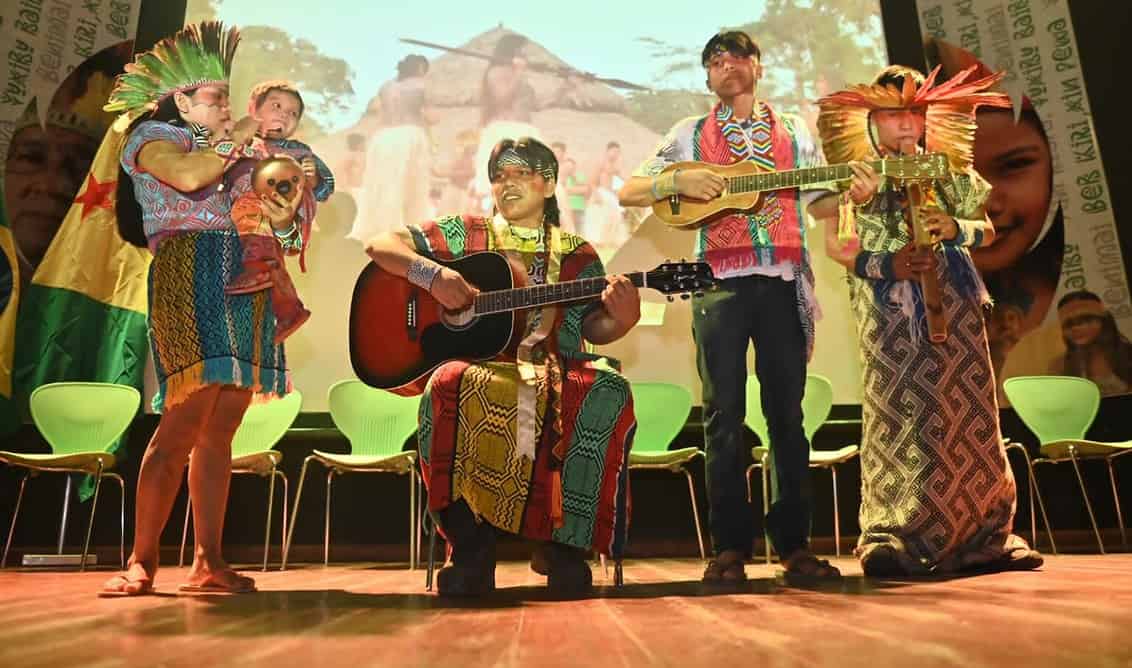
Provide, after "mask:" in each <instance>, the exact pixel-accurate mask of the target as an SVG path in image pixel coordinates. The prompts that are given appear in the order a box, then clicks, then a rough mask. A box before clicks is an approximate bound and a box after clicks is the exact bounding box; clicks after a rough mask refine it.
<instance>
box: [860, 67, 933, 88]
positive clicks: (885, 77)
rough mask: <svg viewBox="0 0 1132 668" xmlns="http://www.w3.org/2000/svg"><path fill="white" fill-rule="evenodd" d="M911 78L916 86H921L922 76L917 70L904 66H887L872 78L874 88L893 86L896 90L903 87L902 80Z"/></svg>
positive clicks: (923, 79)
mask: <svg viewBox="0 0 1132 668" xmlns="http://www.w3.org/2000/svg"><path fill="white" fill-rule="evenodd" d="M905 77H912V80H913V81H915V82H916V85H917V86H920V85H923V83H924V81H925V80H926V79H925V78H924V75H923V73H922V72H920V71H919V70H916V69H913V68H911V67H905V66H904V65H889V66H888V67H886V68H884V69H883V70H881V71H880V72H878V73H877V75H876V77H874V78H873V85H874V86H895V87H896V88H898V89H899V88H903V87H904V78H905Z"/></svg>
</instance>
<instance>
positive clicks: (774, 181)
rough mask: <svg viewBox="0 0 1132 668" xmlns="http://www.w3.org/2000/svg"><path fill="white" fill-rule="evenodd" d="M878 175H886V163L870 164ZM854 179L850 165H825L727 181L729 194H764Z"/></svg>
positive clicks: (753, 175) (732, 178)
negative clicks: (769, 191)
mask: <svg viewBox="0 0 1132 668" xmlns="http://www.w3.org/2000/svg"><path fill="white" fill-rule="evenodd" d="M868 164H869V165H870V166H871V167H872V168H873V169H874V170H876V173H877V174H884V173H885V161H884V160H875V161H873V162H870V163H868ZM851 178H853V170H851V169H849V165H824V166H822V167H807V168H805V169H788V170H786V171H782V172H761V173H758V174H747V175H745V176H732V177H728V179H727V191H728V192H729V193H733V194H738V193H751V192H764V191H767V190H782V189H785V188H800V187H802V186H808V185H813V184H815V183H826V182H829V181H844V180H847V179H851Z"/></svg>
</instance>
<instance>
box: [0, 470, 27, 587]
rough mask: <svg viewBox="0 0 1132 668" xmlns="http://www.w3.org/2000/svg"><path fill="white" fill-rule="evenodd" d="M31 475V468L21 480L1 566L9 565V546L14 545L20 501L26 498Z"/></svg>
mask: <svg viewBox="0 0 1132 668" xmlns="http://www.w3.org/2000/svg"><path fill="white" fill-rule="evenodd" d="M30 477H31V470H30V469H29V470H28V472H27V473H25V474H24V477H23V479H22V480H20V491H19V493H18V494H16V508H15V510H13V511H12V523H11V524H10V525H9V526H8V540H6V541H4V556H3V557H2V558H0V568H6V567H7V566H8V548H10V547H12V536H13V535H14V534H15V533H16V518H17V517H19V516H20V502H21V501H23V500H24V486H25V485H27V482H28V478H30Z"/></svg>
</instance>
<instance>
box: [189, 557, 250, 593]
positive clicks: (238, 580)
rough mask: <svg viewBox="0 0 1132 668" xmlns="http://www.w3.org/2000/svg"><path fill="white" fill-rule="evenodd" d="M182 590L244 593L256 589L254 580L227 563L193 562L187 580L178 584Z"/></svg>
mask: <svg viewBox="0 0 1132 668" xmlns="http://www.w3.org/2000/svg"><path fill="white" fill-rule="evenodd" d="M180 590H181V591H183V592H209V593H219V594H246V593H249V592H253V591H255V590H256V588H255V580H253V579H252V578H249V577H247V576H244V575H240V574H239V573H237V572H236V571H234V570H232V569H231V568H229V567H228V565H227V564H223V563H222V564H218V565H216V566H209V565H207V564H204V563H202V562H201V561H195V562H193V567H192V570H190V571H189V578H188V581H187V582H186V583H185V584H183V585H181V586H180Z"/></svg>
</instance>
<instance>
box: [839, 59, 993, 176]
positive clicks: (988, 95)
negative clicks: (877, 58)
mask: <svg viewBox="0 0 1132 668" xmlns="http://www.w3.org/2000/svg"><path fill="white" fill-rule="evenodd" d="M977 69H978V68H977V67H974V66H972V67H968V68H967V69H965V70H963V71H961V72H959V73H958V74H956V75H955V76H954V77H952V78H950V79H948V80H947V81H945V82H943V83H941V84H939V85H935V79H936V76H937V75H938V74H939V71H940V68H939V67H936V68H935V69H933V70H932V72H931V74H929V75H928V77H927V78H926V79H924V80H923V83H917V82H916V78H915V77H913V76H910V75H911V73H912V72H913V71H912V70H909V74H908V75H906V76H904V86H903V87H902V88H900V89H897V87H896V86H892V85H882V84H873V85H867V84H862V85H857V86H850V87H849V88H846V89H845V90H841V91H838V92H836V93H833V94H832V95H827V96H825V97H823V98H821V99H820V100H818V106H820V107H821V112H820V113H819V114H818V133H819V134H820V136H821V140H822V148H823V149H824V151H825V158H826V161H828V162H829V163H830V164H836V163H845V162H850V161H854V160H871V159H874V158H875V157H876V151H875V149H874V147H873V143H872V140H871V138H870V134H869V114H870V113H871V112H872V111H874V110H876V109H916V108H922V109H924V114H925V131H924V149H925V151H927V152H928V153H943V154H945V155H947V158H948V162H949V163H950V166H951V169H952V170H954V171H958V172H962V171H966V170H967V168H969V167H970V166H971V161H972V159H973V146H974V143H975V110H976V109H978V107H980V106H984V105H986V106H992V107H1007V108H1009V107H1010V106H1011V104H1010V98H1009V97H1007V96H1006V95H1004V94H1003V93H998V92H993V91H991V90H989V89H990V88H991V87H993V86H994V85H995V84H997V83H998V82H999V81H1000V80H1001V79H1002V77H1003V73H1002V72H999V73H997V74H991V75H989V76H983V77H981V78H977V79H974V80H970V81H969V79H971V77H972V75H975V74H976V73H977V72H976V70H977Z"/></svg>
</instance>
